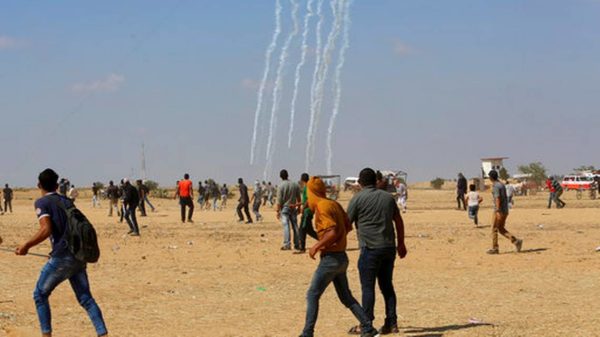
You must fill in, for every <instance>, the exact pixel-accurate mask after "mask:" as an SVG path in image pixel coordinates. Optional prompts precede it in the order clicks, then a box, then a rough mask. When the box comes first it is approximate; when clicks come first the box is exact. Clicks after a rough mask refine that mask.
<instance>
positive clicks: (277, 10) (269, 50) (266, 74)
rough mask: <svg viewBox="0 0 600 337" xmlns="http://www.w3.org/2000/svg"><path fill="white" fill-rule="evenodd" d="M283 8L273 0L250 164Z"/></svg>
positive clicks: (252, 158) (276, 0)
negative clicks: (271, 20) (273, 14)
mask: <svg viewBox="0 0 600 337" xmlns="http://www.w3.org/2000/svg"><path fill="white" fill-rule="evenodd" d="M282 10H283V8H282V6H281V0H275V30H274V31H273V37H272V38H271V43H270V44H269V46H268V47H267V51H266V52H265V70H264V73H263V77H262V80H261V81H260V86H259V88H258V98H257V103H256V111H255V112H254V132H253V133H252V145H251V148H250V165H252V164H254V155H255V151H256V137H257V133H258V132H257V131H258V121H259V119H260V113H261V111H262V105H263V96H264V93H265V87H266V85H267V79H268V78H269V72H270V71H271V55H272V54H273V52H274V51H275V48H277V40H278V39H279V34H281V11H282Z"/></svg>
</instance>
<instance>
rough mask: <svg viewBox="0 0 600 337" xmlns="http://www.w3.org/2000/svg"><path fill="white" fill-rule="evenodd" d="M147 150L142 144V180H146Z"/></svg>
mask: <svg viewBox="0 0 600 337" xmlns="http://www.w3.org/2000/svg"><path fill="white" fill-rule="evenodd" d="M145 152H146V150H145V147H144V143H142V179H143V180H146V153H145Z"/></svg>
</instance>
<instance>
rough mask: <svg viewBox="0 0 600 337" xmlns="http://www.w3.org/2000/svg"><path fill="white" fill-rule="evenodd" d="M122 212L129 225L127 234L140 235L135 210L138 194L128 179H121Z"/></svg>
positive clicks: (138, 202) (138, 200) (138, 201)
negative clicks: (122, 184)
mask: <svg viewBox="0 0 600 337" xmlns="http://www.w3.org/2000/svg"><path fill="white" fill-rule="evenodd" d="M123 183H124V184H125V185H124V186H123V214H124V217H125V221H127V224H128V225H129V233H127V234H129V235H131V236H140V227H139V226H138V222H137V216H136V214H135V210H136V208H137V207H138V205H139V204H140V194H139V192H138V190H137V189H136V188H135V187H133V185H131V183H130V182H129V180H127V179H123Z"/></svg>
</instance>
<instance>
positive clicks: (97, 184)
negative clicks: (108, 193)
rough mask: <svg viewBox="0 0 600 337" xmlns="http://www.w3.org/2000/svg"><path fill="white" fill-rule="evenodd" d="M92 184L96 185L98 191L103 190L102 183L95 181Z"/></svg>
mask: <svg viewBox="0 0 600 337" xmlns="http://www.w3.org/2000/svg"><path fill="white" fill-rule="evenodd" d="M94 184H96V187H98V189H100V190H103V189H104V184H103V183H101V182H99V181H96V182H95V183H94Z"/></svg>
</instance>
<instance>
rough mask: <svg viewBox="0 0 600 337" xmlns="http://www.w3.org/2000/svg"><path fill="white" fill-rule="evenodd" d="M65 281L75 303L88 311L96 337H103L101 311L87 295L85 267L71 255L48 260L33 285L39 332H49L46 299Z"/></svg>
mask: <svg viewBox="0 0 600 337" xmlns="http://www.w3.org/2000/svg"><path fill="white" fill-rule="evenodd" d="M65 280H69V283H71V288H73V291H74V292H75V297H77V301H79V304H81V306H82V307H83V308H84V309H85V310H86V311H87V313H88V315H89V316H90V319H91V320H92V324H94V328H96V333H97V334H98V336H102V335H106V334H107V331H106V326H105V325H104V319H103V318H102V312H101V311H100V308H99V307H98V305H97V304H96V301H95V300H94V298H93V297H92V294H91V292H90V284H89V282H88V276H87V272H86V264H85V263H83V262H80V261H79V260H76V259H75V258H74V257H73V256H72V255H68V256H65V257H52V258H50V260H48V262H47V263H46V265H45V266H44V268H42V272H41V274H40V278H39V280H38V282H37V285H36V286H35V291H34V292H33V299H34V301H35V307H36V310H37V314H38V318H39V321H40V326H41V329H42V333H51V332H52V325H51V321H52V320H51V316H50V304H49V303H48V297H50V294H51V293H52V291H53V290H54V288H56V287H57V286H58V285H59V284H61V283H62V282H63V281H65Z"/></svg>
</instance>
